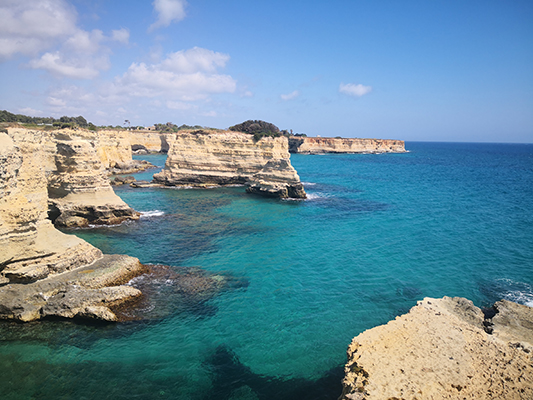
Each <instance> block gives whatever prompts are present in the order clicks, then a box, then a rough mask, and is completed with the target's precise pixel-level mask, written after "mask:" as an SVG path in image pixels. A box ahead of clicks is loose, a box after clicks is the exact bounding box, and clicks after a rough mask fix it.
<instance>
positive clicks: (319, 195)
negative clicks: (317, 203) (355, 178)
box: [307, 192, 330, 200]
mask: <svg viewBox="0 0 533 400" xmlns="http://www.w3.org/2000/svg"><path fill="white" fill-rule="evenodd" d="M328 197H330V196H329V195H328V194H327V193H322V192H320V193H307V200H317V199H327V198H328Z"/></svg>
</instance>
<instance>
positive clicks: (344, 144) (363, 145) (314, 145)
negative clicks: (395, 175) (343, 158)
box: [289, 137, 405, 154]
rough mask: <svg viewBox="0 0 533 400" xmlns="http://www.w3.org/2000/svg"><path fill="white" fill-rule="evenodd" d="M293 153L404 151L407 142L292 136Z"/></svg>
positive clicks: (291, 148) (290, 143)
mask: <svg viewBox="0 0 533 400" xmlns="http://www.w3.org/2000/svg"><path fill="white" fill-rule="evenodd" d="M289 151H290V152H291V153H302V154H321V153H403V152H405V142H404V141H403V140H391V139H345V138H326V137H290V138H289Z"/></svg>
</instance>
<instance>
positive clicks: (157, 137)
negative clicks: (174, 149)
mask: <svg viewBox="0 0 533 400" xmlns="http://www.w3.org/2000/svg"><path fill="white" fill-rule="evenodd" d="M168 136H169V134H166V133H157V132H139V131H130V132H129V138H130V146H131V148H133V149H134V150H137V149H143V148H144V149H145V150H146V151H149V152H157V153H167V152H168V149H169V145H168V141H167V137H168Z"/></svg>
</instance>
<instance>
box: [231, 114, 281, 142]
mask: <svg viewBox="0 0 533 400" xmlns="http://www.w3.org/2000/svg"><path fill="white" fill-rule="evenodd" d="M229 130H230V131H235V132H244V133H248V134H250V135H254V139H255V140H260V139H261V138H262V137H264V136H272V137H278V136H281V132H280V131H279V128H278V127H277V126H276V125H274V124H271V123H270V122H265V121H261V120H251V119H250V120H248V121H244V122H243V123H241V124H237V125H234V126H230V127H229Z"/></svg>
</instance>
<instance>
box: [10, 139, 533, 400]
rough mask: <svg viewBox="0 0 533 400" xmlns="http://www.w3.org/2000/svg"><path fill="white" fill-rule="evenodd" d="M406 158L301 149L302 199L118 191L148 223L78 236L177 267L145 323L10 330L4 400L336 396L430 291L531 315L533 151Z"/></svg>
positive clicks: (429, 147)
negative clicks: (393, 324) (199, 276)
mask: <svg viewBox="0 0 533 400" xmlns="http://www.w3.org/2000/svg"><path fill="white" fill-rule="evenodd" d="M406 149H407V150H408V152H406V153H402V154H325V155H301V154H293V155H291V162H292V164H293V166H294V167H295V168H296V170H297V171H298V174H299V176H300V178H301V180H302V182H303V183H304V186H305V190H306V192H307V194H308V198H307V199H306V200H277V199H271V198H262V197H258V196H256V195H251V194H247V193H246V192H245V188H244V187H240V186H236V187H225V188H214V189H173V188H142V189H140V188H137V189H134V188H130V187H129V186H120V187H115V191H116V193H117V194H118V195H119V196H120V197H121V198H122V199H124V200H125V201H126V202H127V203H128V204H129V205H130V206H132V207H133V208H134V209H135V210H138V211H140V212H142V216H141V218H140V220H138V221H135V222H129V223H124V224H121V225H118V226H111V227H91V228H86V229H73V230H67V231H65V232H66V233H69V234H73V235H77V236H79V237H81V238H83V239H85V240H87V241H88V242H90V243H91V244H93V245H94V246H96V247H98V248H100V249H101V250H102V251H103V252H105V253H111V254H113V253H115V254H116V253H118V254H128V255H131V256H134V257H137V258H139V259H140V260H141V262H142V263H145V264H154V265H165V266H169V267H170V270H171V271H174V272H176V274H174V275H172V274H167V275H165V274H162V275H157V276H153V277H152V278H153V280H154V281H153V282H145V283H146V284H147V285H152V286H150V290H151V292H152V293H154V300H153V301H152V303H150V305H149V307H148V306H147V307H148V308H149V309H148V308H147V309H146V310H145V311H146V315H147V318H145V319H140V320H132V321H129V322H123V323H114V324H96V323H88V322H84V321H65V320H50V321H41V322H32V323H26V324H20V323H10V322H2V323H0V371H2V372H1V374H0V398H2V399H17V400H18V399H54V400H57V399H98V400H101V399H194V400H196V399H198V400H206V399H228V400H245V399H246V400H255V399H291V400H292V399H295V400H296V399H307V400H308V399H324V400H326V399H331V400H334V399H337V398H338V396H339V395H340V393H341V390H342V389H341V380H342V377H343V365H344V363H345V361H346V349H347V347H348V345H349V343H350V342H351V340H352V338H353V337H355V336H356V335H358V334H359V333H361V332H363V331H365V330H367V329H370V328H373V327H375V326H377V325H380V324H384V323H387V322H388V321H389V320H391V319H394V318H395V317H396V316H398V315H401V314H404V313H406V312H408V311H409V309H410V308H411V307H413V306H415V305H416V303H417V301H418V300H421V299H423V298H424V297H433V298H439V297H442V296H461V297H466V298H468V299H470V300H472V301H473V302H474V304H475V305H477V306H478V307H490V306H491V305H492V304H493V303H494V302H495V301H498V300H500V299H508V300H512V301H515V302H518V303H521V304H525V305H528V306H530V307H533V212H532V207H533V145H531V144H488V143H483V144H481V143H433V142H431V143H430V142H407V143H406ZM135 157H136V158H141V159H146V160H148V161H151V162H152V163H154V164H155V165H157V166H159V169H160V168H161V167H162V166H163V165H164V162H165V155H148V156H135ZM156 171H157V170H150V171H147V172H144V173H141V174H137V175H136V177H137V179H138V180H140V179H151V176H152V174H153V173H154V172H156ZM183 271H186V273H188V272H187V271H189V272H190V271H195V273H203V274H206V275H205V276H212V277H217V279H223V280H224V282H226V284H225V285H223V286H222V287H221V288H220V290H217V291H216V292H214V293H213V292H212V293H211V294H210V295H209V296H204V297H202V296H201V295H200V296H198V293H195V294H194V295H192V294H191V293H190V291H189V292H187V291H185V292H184V291H182V292H180V293H178V294H176V293H177V289H175V288H176V287H177V286H176V285H178V286H179V282H178V281H179V279H180V278H179V277H180V276H184V275H180V274H183V273H184V272H183ZM187 276H188V275H187ZM136 279H137V281H135V280H134V281H133V282H130V284H131V285H136V284H139V280H142V279H145V280H146V279H147V278H146V277H141V278H136ZM178 292H179V290H178ZM189 295H190V296H189Z"/></svg>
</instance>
